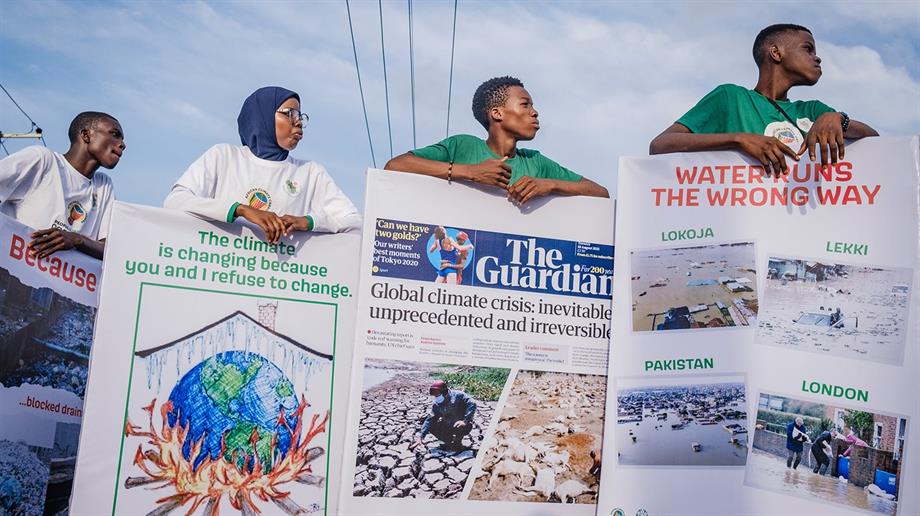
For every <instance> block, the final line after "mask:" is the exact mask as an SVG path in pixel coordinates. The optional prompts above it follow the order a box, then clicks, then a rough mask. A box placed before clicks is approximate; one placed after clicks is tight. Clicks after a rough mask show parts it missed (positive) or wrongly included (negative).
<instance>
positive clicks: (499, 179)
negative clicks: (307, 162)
mask: <svg viewBox="0 0 920 516" xmlns="http://www.w3.org/2000/svg"><path fill="white" fill-rule="evenodd" d="M473 116H475V117H476V120H477V121H479V123H480V124H482V126H483V127H485V128H486V130H487V131H488V132H489V137H488V139H486V140H482V139H481V138H477V137H476V136H471V135H468V134H458V135H455V136H451V137H449V138H446V139H444V140H442V141H440V142H438V143H436V144H434V145H429V146H428V147H422V148H420V149H415V150H413V151H409V152H407V153H405V154H402V155H399V156H396V157H395V158H393V159H391V160H390V161H389V162H388V163H387V164H386V167H385V168H386V169H387V170H399V171H402V172H413V173H416V174H424V175H427V176H433V177H440V178H442V179H447V180H448V181H451V180H453V179H461V180H466V181H474V182H476V183H481V184H484V185H490V186H496V187H499V188H502V189H504V190H507V192H508V198H509V199H511V200H512V201H514V202H517V203H518V204H522V205H523V204H525V203H527V202H528V201H530V200H532V199H535V198H537V197H540V196H543V195H548V194H559V195H590V196H593V197H609V194H608V193H607V189H606V188H604V187H603V186H601V185H599V184H597V183H595V182H594V181H591V180H590V179H586V178H584V177H582V176H580V175H578V174H576V173H574V172H572V171H571V170H569V169H567V168H565V167H563V166H561V165H559V164H558V163H556V162H555V161H553V160H551V159H549V158H547V157H545V156H543V155H542V154H540V153H539V152H538V151H535V150H531V149H519V148H518V147H517V143H518V142H519V141H522V140H523V141H529V140H532V139H533V138H534V136H536V135H537V131H538V130H540V122H539V120H538V119H537V117H538V113H537V110H536V109H534V107H533V100H532V99H531V97H530V94H529V93H528V92H527V90H525V89H524V84H523V83H521V81H520V80H518V79H515V78H514V77H496V78H493V79H489V80H488V81H486V82H484V83H482V84H481V85H480V86H479V87H478V88H476V93H475V94H474V95H473Z"/></svg>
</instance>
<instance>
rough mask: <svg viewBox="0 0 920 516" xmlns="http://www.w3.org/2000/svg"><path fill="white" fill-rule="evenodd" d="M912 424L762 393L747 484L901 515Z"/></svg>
mask: <svg viewBox="0 0 920 516" xmlns="http://www.w3.org/2000/svg"><path fill="white" fill-rule="evenodd" d="M906 440H907V418H906V417H900V416H896V415H886V414H879V413H873V412H867V411H863V410H855V409H850V408H845V407H840V406H833V405H826V404H822V403H815V402H811V401H805V400H798V399H794V398H789V397H786V396H779V395H774V394H767V393H761V394H760V397H759V399H758V406H757V423H756V425H755V431H754V439H753V442H752V450H751V453H750V455H749V457H748V462H747V470H746V474H745V481H744V482H745V484H746V485H748V486H751V487H758V488H762V489H767V490H769V491H775V492H779V493H784V494H789V495H792V496H799V497H803V498H809V499H819V500H825V501H829V502H834V503H839V504H843V505H847V506H849V507H852V508H856V509H862V510H866V511H872V512H878V513H881V514H889V515H894V514H896V513H897V506H898V497H899V491H900V488H901V471H902V464H901V459H902V457H903V455H904V450H905V445H906Z"/></svg>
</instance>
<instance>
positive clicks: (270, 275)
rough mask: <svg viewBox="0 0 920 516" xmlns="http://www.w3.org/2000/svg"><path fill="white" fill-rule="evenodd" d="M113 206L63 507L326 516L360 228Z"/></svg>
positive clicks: (332, 495)
mask: <svg viewBox="0 0 920 516" xmlns="http://www.w3.org/2000/svg"><path fill="white" fill-rule="evenodd" d="M262 238H263V237H262V233H261V231H258V230H253V229H251V228H250V227H249V226H247V225H244V224H226V223H217V222H207V221H203V220H200V219H198V218H195V217H192V216H190V215H188V214H185V213H181V212H177V211H170V210H163V209H158V208H149V207H141V206H134V205H130V204H124V203H118V204H116V206H115V210H114V214H113V221H112V231H111V236H110V238H109V244H108V246H107V249H106V256H105V276H104V280H103V282H102V287H101V298H100V311H99V319H98V326H97V329H96V337H95V344H94V352H93V355H92V375H91V376H90V380H89V385H88V388H87V400H88V402H87V404H86V408H85V414H86V417H85V422H86V423H87V424H86V427H85V429H84V431H83V433H82V436H81V447H82V448H81V452H80V454H79V458H78V461H77V473H76V480H75V489H74V493H75V494H74V497H73V501H72V505H71V512H72V513H73V514H102V513H112V514H147V513H156V514H166V513H169V512H171V511H179V510H181V511H182V512H184V513H188V514H216V513H217V511H220V513H221V514H254V513H255V514H258V513H262V514H266V513H271V514H312V513H316V514H336V509H335V500H336V497H337V492H336V490H337V489H338V486H339V482H338V480H337V479H338V478H339V477H340V475H341V474H340V472H339V467H340V464H341V460H340V458H339V454H340V453H341V451H340V450H341V442H342V440H341V436H342V435H344V434H343V432H344V430H343V426H344V417H345V407H346V400H347V397H348V383H347V379H348V371H349V370H350V367H349V366H350V355H351V348H352V346H351V340H352V337H353V335H354V333H353V326H352V325H353V319H354V297H353V293H354V291H355V288H356V279H357V278H356V275H355V271H356V270H357V265H358V260H357V255H358V249H359V245H360V236H359V235H357V234H341V235H323V234H307V233H295V234H293V235H291V236H287V237H284V238H283V239H282V240H281V241H280V242H279V243H278V244H267V243H266V242H264V241H263V239H262Z"/></svg>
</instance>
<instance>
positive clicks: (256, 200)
mask: <svg viewBox="0 0 920 516" xmlns="http://www.w3.org/2000/svg"><path fill="white" fill-rule="evenodd" d="M246 202H247V203H248V204H249V206H251V207H253V208H255V209H257V210H262V211H266V210H268V208H270V207H271V205H272V196H271V195H268V192H266V191H265V190H263V189H261V188H253V189H252V190H249V191H248V192H246Z"/></svg>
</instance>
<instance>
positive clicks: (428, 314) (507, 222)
mask: <svg viewBox="0 0 920 516" xmlns="http://www.w3.org/2000/svg"><path fill="white" fill-rule="evenodd" d="M365 198H366V204H365V228H364V241H363V247H362V262H361V269H360V270H361V280H360V281H361V283H360V290H359V299H358V316H357V321H356V325H355V336H356V338H355V362H354V372H353V375H352V399H351V400H350V401H351V404H350V407H349V424H348V428H347V437H346V454H345V464H344V467H343V480H342V482H343V487H342V491H341V504H340V507H341V510H342V514H349V515H356V514H368V515H370V514H373V515H383V514H400V515H404V514H420V515H421V514H426V515H427V514H444V515H447V514H457V515H461V514H462V515H466V514H475V513H481V514H487V513H488V514H495V513H501V514H509V515H511V514H522V515H523V514H547V513H552V514H571V515H574V514H582V515H593V514H594V509H595V501H596V497H597V487H598V485H597V475H598V473H599V465H596V464H595V458H594V457H596V460H597V461H598V463H599V460H600V454H599V452H600V449H599V447H600V443H601V440H602V436H601V432H602V428H603V403H604V402H603V396H604V391H605V384H606V378H605V376H604V373H605V371H606V363H607V349H608V338H609V315H610V312H609V311H610V292H611V291H610V286H611V281H612V266H613V263H612V253H613V247H612V234H613V220H612V217H611V213H612V212H613V203H612V202H611V201H610V200H609V199H598V198H588V197H578V198H573V197H569V198H561V197H559V198H547V199H540V200H537V201H534V202H533V203H531V204H530V205H528V206H526V207H524V208H519V207H517V206H515V205H514V204H512V203H511V202H509V201H508V200H507V199H506V196H505V195H504V193H503V192H501V191H499V190H497V189H491V190H488V189H479V188H476V187H474V186H471V185H469V184H466V183H448V182H447V181H443V180H440V179H434V178H429V177H423V176H418V175H412V174H404V173H399V172H384V171H380V170H369V171H368V173H367V194H366V196H365ZM439 381H443V382H445V383H446V384H447V389H448V392H447V393H446V394H444V393H443V392H442V393H440V394H437V393H436V395H432V394H431V392H430V387H431V386H432V385H436V382H439ZM419 437H421V438H422V442H421V444H417V445H416V444H415V443H416V438H419ZM560 499H562V500H564V501H566V502H568V504H567V505H559V504H554V505H551V504H549V503H547V502H550V501H556V502H558V501H560Z"/></svg>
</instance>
